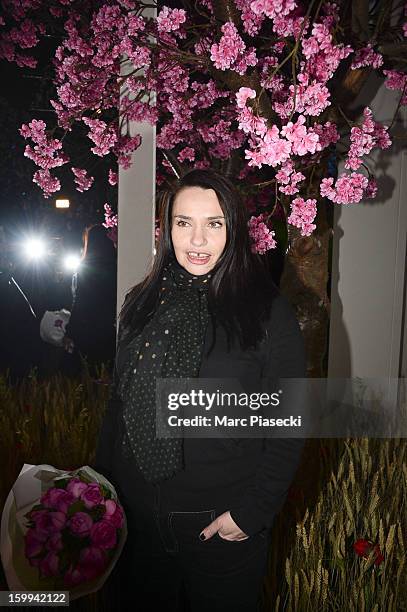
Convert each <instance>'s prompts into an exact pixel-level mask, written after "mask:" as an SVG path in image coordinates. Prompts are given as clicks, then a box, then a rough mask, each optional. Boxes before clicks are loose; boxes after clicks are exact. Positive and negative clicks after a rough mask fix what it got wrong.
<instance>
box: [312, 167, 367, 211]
mask: <svg viewBox="0 0 407 612" xmlns="http://www.w3.org/2000/svg"><path fill="white" fill-rule="evenodd" d="M368 184H369V181H368V179H367V178H366V177H365V176H363V174H359V173H358V172H352V173H351V174H346V173H344V172H343V173H342V174H340V176H339V177H338V179H337V180H336V183H335V185H334V179H333V178H332V177H331V178H325V179H322V181H321V185H320V193H321V196H322V197H323V198H328V200H331V201H332V202H335V203H336V204H357V203H358V202H360V201H361V200H362V198H363V197H364V190H365V189H366V188H367V187H368Z"/></svg>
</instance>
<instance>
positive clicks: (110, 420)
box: [93, 380, 122, 480]
mask: <svg viewBox="0 0 407 612" xmlns="http://www.w3.org/2000/svg"><path fill="white" fill-rule="evenodd" d="M116 384H117V383H116V380H114V381H113V382H112V383H111V386H110V393H109V399H108V402H107V407H106V411H105V414H104V416H103V420H102V426H101V428H100V432H99V437H98V441H97V446H96V453H95V459H94V462H93V467H94V469H95V470H96V471H97V472H100V473H101V474H103V475H104V476H105V477H106V478H107V479H108V480H109V479H110V478H111V474H110V470H111V465H112V460H113V450H114V447H115V444H116V443H117V437H118V435H119V415H120V411H121V408H122V406H121V399H120V398H119V396H118V395H117V392H116Z"/></svg>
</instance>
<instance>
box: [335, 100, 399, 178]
mask: <svg viewBox="0 0 407 612" xmlns="http://www.w3.org/2000/svg"><path fill="white" fill-rule="evenodd" d="M387 129H388V128H387V126H384V125H382V124H380V123H378V122H376V121H374V120H373V113H372V111H371V110H370V108H369V107H366V108H365V109H364V111H363V122H362V125H361V126H360V127H358V126H354V127H352V129H351V133H350V142H351V146H350V148H349V152H348V156H347V159H346V161H345V168H347V169H351V170H358V168H359V167H360V166H361V164H362V157H363V156H364V155H368V154H369V153H370V152H371V150H372V149H373V148H374V147H378V148H380V149H387V148H388V147H389V146H390V145H391V140H390V138H389V135H388V133H387Z"/></svg>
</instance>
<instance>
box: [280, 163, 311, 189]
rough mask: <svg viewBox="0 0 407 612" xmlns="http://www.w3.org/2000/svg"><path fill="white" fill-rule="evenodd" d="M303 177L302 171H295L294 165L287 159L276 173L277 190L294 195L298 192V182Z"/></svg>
mask: <svg viewBox="0 0 407 612" xmlns="http://www.w3.org/2000/svg"><path fill="white" fill-rule="evenodd" d="M304 179H305V176H304V174H302V172H295V171H294V165H293V162H292V161H291V160H287V161H286V162H285V163H284V164H283V165H282V166H281V168H280V170H279V171H278V172H277V174H276V180H277V181H278V183H280V186H279V191H281V192H282V193H285V194H286V195H294V194H295V193H298V191H299V187H298V186H297V185H298V183H300V182H301V181H303V180H304Z"/></svg>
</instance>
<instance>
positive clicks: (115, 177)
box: [109, 168, 119, 185]
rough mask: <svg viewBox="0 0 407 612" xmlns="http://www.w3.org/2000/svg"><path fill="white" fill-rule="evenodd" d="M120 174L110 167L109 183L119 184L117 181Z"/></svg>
mask: <svg viewBox="0 0 407 612" xmlns="http://www.w3.org/2000/svg"><path fill="white" fill-rule="evenodd" d="M118 178H119V177H118V174H117V172H113V170H111V169H110V168H109V183H110V185H117V181H118Z"/></svg>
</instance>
